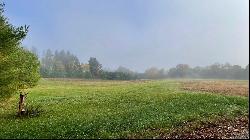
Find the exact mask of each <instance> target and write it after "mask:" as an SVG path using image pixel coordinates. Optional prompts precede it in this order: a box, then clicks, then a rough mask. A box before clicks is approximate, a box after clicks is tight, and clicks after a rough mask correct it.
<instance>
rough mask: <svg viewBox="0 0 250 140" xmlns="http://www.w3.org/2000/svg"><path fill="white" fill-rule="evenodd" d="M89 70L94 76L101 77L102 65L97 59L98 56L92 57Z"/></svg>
mask: <svg viewBox="0 0 250 140" xmlns="http://www.w3.org/2000/svg"><path fill="white" fill-rule="evenodd" d="M89 70H90V73H91V75H92V77H93V78H100V75H101V71H102V65H101V64H100V63H99V62H98V61H97V59H96V58H94V57H90V59H89Z"/></svg>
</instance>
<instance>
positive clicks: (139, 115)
mask: <svg viewBox="0 0 250 140" xmlns="http://www.w3.org/2000/svg"><path fill="white" fill-rule="evenodd" d="M244 82H245V84H247V81H244ZM178 85H179V83H178V82H177V81H174V80H160V81H100V80H96V81H94V80H90V81H83V80H70V79H68V80H53V81H52V80H45V79H42V80H41V81H40V82H39V85H38V86H36V87H35V88H32V89H31V92H30V95H29V98H28V100H26V102H27V103H28V104H30V105H33V106H37V105H41V107H42V109H43V110H44V112H41V113H40V114H39V116H37V117H32V118H27V119H26V118H24V119H22V118H18V119H17V118H16V117H14V115H15V113H16V110H15V109H14V107H12V106H15V105H16V104H15V103H17V100H18V99H16V98H13V99H12V100H10V101H8V102H7V101H6V102H0V105H2V104H4V105H2V106H0V107H1V110H0V126H1V127H0V138H1V139H6V138H19V139H20V138H32V139H42V138H47V139H54V138H55V139H56V138H58V139H59V138H64V139H69V138H72V139H73V138H74V139H76V138H81V139H84V138H95V139H98V138H127V137H128V136H129V135H133V134H138V133H143V132H145V131H147V130H152V129H154V130H162V129H165V130H168V129H170V128H172V127H174V128H175V127H177V126H179V125H181V124H184V123H185V122H188V121H191V122H195V121H200V120H203V121H210V119H211V118H214V119H215V118H217V117H218V118H221V117H222V116H226V117H232V118H233V117H235V116H237V115H241V114H246V113H249V111H248V110H249V107H248V104H249V100H248V98H247V97H230V96H222V95H216V94H205V93H201V92H190V91H185V92H184V91H182V90H179V89H178ZM10 108H12V109H10ZM159 133H160V132H159ZM159 133H157V132H156V131H154V132H152V133H150V134H149V135H147V136H146V135H142V136H143V138H153V137H154V136H157V135H159Z"/></svg>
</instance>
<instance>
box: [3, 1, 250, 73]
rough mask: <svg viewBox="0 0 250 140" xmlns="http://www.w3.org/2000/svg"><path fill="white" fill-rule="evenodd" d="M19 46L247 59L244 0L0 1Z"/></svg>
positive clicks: (156, 57) (116, 55) (171, 60)
mask: <svg viewBox="0 0 250 140" xmlns="http://www.w3.org/2000/svg"><path fill="white" fill-rule="evenodd" d="M0 1H1V0H0ZM3 1H4V3H5V4H6V7H5V15H6V16H7V17H8V18H9V20H10V22H11V23H13V24H14V25H17V26H19V25H24V24H26V25H30V31H29V33H28V36H27V38H26V39H25V40H24V42H23V45H25V46H27V47H31V46H35V47H36V48H37V49H38V50H39V52H40V54H42V51H44V50H46V49H48V48H50V49H52V50H55V49H58V50H61V49H64V50H69V51H71V52H72V53H73V54H75V55H77V56H78V58H79V59H80V61H81V62H84V63H87V61H88V59H89V57H91V56H92V57H96V58H97V59H98V60H99V61H100V63H102V65H103V66H104V67H105V68H111V69H115V68H117V67H118V66H120V65H121V66H125V67H127V68H130V69H132V70H135V71H138V72H142V71H144V70H145V69H146V68H149V67H152V66H155V67H159V68H169V67H173V66H175V65H176V64H179V63H185V64H189V65H190V66H197V65H199V66H205V65H210V64H213V63H215V62H219V63H225V62H229V63H231V64H239V65H241V66H244V67H245V66H246V65H247V64H248V63H249V60H248V59H249V1H248V0H3Z"/></svg>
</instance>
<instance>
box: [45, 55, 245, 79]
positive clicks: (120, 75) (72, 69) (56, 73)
mask: <svg viewBox="0 0 250 140" xmlns="http://www.w3.org/2000/svg"><path fill="white" fill-rule="evenodd" d="M40 72H41V75H42V77H65V78H85V79H107V80H133V79H163V78H203V79H249V65H247V66H246V67H245V68H242V67H241V66H239V65H230V64H229V63H226V64H219V63H215V64H212V65H209V66H206V67H194V68H192V67H190V66H189V65H187V64H178V65H177V66H176V67H174V68H170V69H169V70H165V69H158V68H155V67H152V68H149V69H147V70H146V71H145V72H144V73H136V72H133V71H131V70H129V69H128V68H125V67H121V66H120V67H119V68H118V69H117V70H115V71H105V70H103V69H102V65H101V64H100V63H99V62H98V60H97V59H96V58H94V57H91V58H90V59H89V60H88V63H85V64H84V63H81V62H80V61H79V59H78V58H77V57H76V56H75V55H73V54H71V53H70V52H68V51H67V52H65V51H64V50H62V51H55V52H52V51H51V50H47V51H46V53H45V54H44V56H43V58H42V59H41V69H40Z"/></svg>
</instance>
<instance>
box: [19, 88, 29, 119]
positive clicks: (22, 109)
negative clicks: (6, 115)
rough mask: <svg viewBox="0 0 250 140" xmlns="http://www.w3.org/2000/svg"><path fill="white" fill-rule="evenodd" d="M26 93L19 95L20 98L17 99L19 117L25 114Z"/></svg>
mask: <svg viewBox="0 0 250 140" xmlns="http://www.w3.org/2000/svg"><path fill="white" fill-rule="evenodd" d="M27 94H28V93H26V94H24V95H23V94H21V93H20V98H19V106H18V115H19V116H21V115H23V114H24V113H25V104H24V103H25V98H26V95H27Z"/></svg>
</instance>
